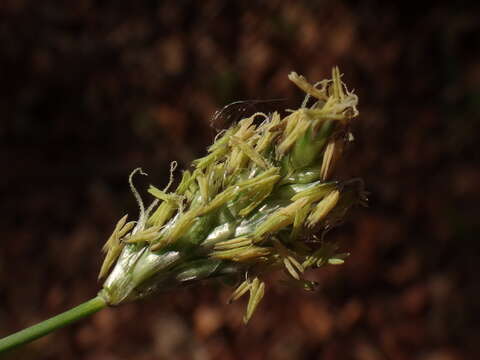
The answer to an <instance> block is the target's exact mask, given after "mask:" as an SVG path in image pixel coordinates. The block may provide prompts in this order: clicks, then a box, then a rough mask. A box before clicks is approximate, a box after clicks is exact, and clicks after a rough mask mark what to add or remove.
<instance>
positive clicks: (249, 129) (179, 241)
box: [99, 68, 365, 322]
mask: <svg viewBox="0 0 480 360" xmlns="http://www.w3.org/2000/svg"><path fill="white" fill-rule="evenodd" d="M332 73H333V74H332V79H331V80H324V81H322V82H319V83H317V84H315V85H311V84H309V83H308V82H307V81H306V79H305V78H304V77H302V76H299V75H297V74H296V73H291V74H290V75H289V79H290V80H291V81H292V82H294V83H295V84H296V85H297V86H298V87H299V88H300V89H302V90H303V91H305V92H306V94H307V97H306V99H305V101H304V103H303V105H302V106H301V107H300V108H299V109H297V110H293V111H292V110H288V112H289V114H288V116H285V117H283V118H282V117H281V116H280V114H279V113H277V112H274V113H272V114H264V113H256V114H254V115H252V116H251V117H249V118H245V119H242V120H241V121H239V122H238V123H237V124H235V125H233V126H232V127H231V128H230V129H228V130H226V131H224V132H223V133H221V134H219V136H217V139H216V141H215V142H214V143H213V145H212V146H210V148H209V149H208V155H207V156H205V157H203V158H200V159H198V160H195V161H194V162H193V169H192V170H191V171H189V170H186V171H184V172H183V176H182V179H181V182H180V184H179V185H178V187H177V189H176V190H175V192H168V191H167V189H164V190H160V189H158V188H156V187H154V186H151V187H150V189H149V193H150V194H151V195H153V197H154V198H155V200H154V201H153V202H152V203H151V205H150V206H149V207H148V208H147V209H145V208H144V206H143V203H142V201H141V199H140V197H139V195H138V193H137V191H136V190H135V188H134V187H133V185H131V186H132V190H133V192H134V194H135V196H136V197H137V200H138V201H139V205H140V216H139V219H138V220H137V221H135V222H127V217H126V216H125V217H124V218H122V219H121V220H120V221H119V222H118V224H117V226H116V227H115V230H114V231H113V234H112V235H111V237H110V238H109V240H108V241H107V242H106V244H105V247H104V250H105V251H106V258H105V261H104V263H103V266H102V269H101V271H100V276H99V277H104V276H107V275H108V277H107V278H106V280H105V283H104V285H103V289H102V291H101V292H100V296H101V297H102V298H104V299H105V300H106V302H107V303H108V304H110V305H117V304H120V303H123V302H126V301H131V300H135V299H138V298H142V297H145V296H148V295H150V294H152V293H154V292H156V291H159V290H160V291H161V290H167V289H169V288H173V287H177V286H180V285H183V284H189V283H192V282H196V281H198V280H202V279H209V278H213V277H230V278H232V277H233V278H236V279H241V282H240V281H239V286H238V287H237V289H236V290H235V291H234V292H233V294H232V297H231V299H232V300H236V299H238V298H239V297H240V296H242V295H243V294H245V293H247V292H248V293H249V294H250V300H249V302H248V306H247V311H246V315H245V319H244V320H245V322H246V321H248V319H249V318H250V317H251V315H252V314H253V312H254V310H255V308H256V306H257V304H258V303H259V302H260V300H261V298H262V297H263V294H264V288H265V284H264V283H263V281H262V280H261V277H262V274H263V273H264V272H265V271H268V270H271V269H274V268H281V269H284V270H285V271H286V273H287V274H288V275H289V276H290V277H291V279H292V281H295V282H297V283H298V284H299V285H301V286H302V287H304V288H307V289H309V288H311V286H312V284H311V283H310V282H308V281H305V280H303V279H302V275H303V273H304V271H305V269H307V268H309V267H318V266H322V265H324V264H341V263H343V259H344V258H345V256H346V255H347V254H338V253H337V252H336V247H335V246H334V245H332V244H328V243H324V242H323V241H319V240H317V238H316V237H315V235H314V234H321V235H323V234H324V233H325V232H326V230H328V229H329V228H331V227H332V226H334V225H336V224H337V223H338V222H340V221H341V220H342V219H343V217H344V215H345V213H346V211H347V210H348V209H349V208H350V207H351V206H352V205H355V204H358V203H362V202H364V201H365V198H364V192H363V186H362V182H361V181H359V180H350V181H338V180H336V181H335V180H332V179H331V174H332V170H333V169H334V167H335V164H336V163H337V161H338V160H339V157H340V155H341V153H342V149H343V147H344V144H345V143H346V142H348V141H349V140H350V139H351V138H352V135H351V134H350V132H349V124H350V121H351V119H353V118H354V117H356V116H357V115H358V111H357V108H356V105H357V101H358V98H357V96H356V95H354V94H353V93H351V92H349V91H348V90H347V89H346V87H345V86H344V84H343V83H342V82H341V80H340V73H339V70H338V68H334V69H333V72H332ZM311 99H313V101H310V100H311ZM309 102H313V104H311V105H309V106H307V104H308V103H309ZM258 120H261V121H260V123H259V121H258ZM174 166H176V164H174ZM173 170H174V169H173V168H172V172H173ZM132 175H133V173H132ZM130 184H132V180H131V178H130ZM167 188H168V187H167Z"/></svg>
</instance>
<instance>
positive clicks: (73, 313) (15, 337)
mask: <svg viewBox="0 0 480 360" xmlns="http://www.w3.org/2000/svg"><path fill="white" fill-rule="evenodd" d="M106 306H107V303H106V302H105V300H104V299H103V298H102V297H100V296H97V297H95V298H93V299H90V300H88V301H85V302H84V303H83V304H80V305H78V306H77V307H74V308H72V309H70V310H67V311H65V312H64V313H61V314H59V315H57V316H54V317H52V318H50V319H47V320H45V321H42V322H41V323H38V324H36V325H33V326H30V327H29V328H26V329H23V330H21V331H19V332H16V333H15V334H12V335H10V336H7V337H5V338H3V339H0V353H3V352H5V351H7V350H10V349H13V348H15V347H17V346H20V345H23V344H25V343H28V342H30V341H33V340H35V339H38V338H39V337H42V336H44V335H47V334H48V333H50V332H52V331H54V330H56V329H59V328H61V327H64V326H66V325H68V324H70V323H72V322H75V321H77V320H80V319H82V318H84V317H86V316H89V315H92V314H94V313H96V312H97V311H99V310H101V309H103V308H104V307H106Z"/></svg>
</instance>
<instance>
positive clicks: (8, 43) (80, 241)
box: [0, 0, 480, 360]
mask: <svg viewBox="0 0 480 360" xmlns="http://www.w3.org/2000/svg"><path fill="white" fill-rule="evenodd" d="M400 4H402V2H388V1H281V0H276V1H258V2H247V1H245V2H233V1H231V2H230V1H198V2H196V1H164V2H160V1H131V2H127V1H98V2H94V1H91V0H78V1H65V2H64V1H53V0H44V1H25V0H1V1H0V163H1V164H2V175H1V177H0V193H1V198H0V215H1V216H0V236H1V243H0V335H1V336H3V335H7V334H9V333H11V332H13V331H15V330H18V329H20V328H23V327H25V326H27V325H31V324H33V323H35V322H37V321H40V320H42V319H44V318H46V317H49V316H51V315H53V314H55V313H58V312H61V311H63V310H65V309H68V308H70V307H72V306H74V305H76V304H78V303H80V302H82V301H85V300H87V299H89V298H90V297H92V296H94V295H95V294H96V292H97V291H98V289H99V287H100V284H98V282H97V280H96V277H97V273H98V269H99V267H100V264H101V262H102V255H101V254H100V249H101V246H102V244H103V242H104V241H105V239H106V237H107V236H108V235H109V234H110V232H111V231H112V229H113V226H114V224H115V222H116V221H117V220H118V219H119V218H120V217H121V216H122V215H123V214H125V213H126V212H128V213H130V215H131V216H132V217H135V216H136V214H137V208H136V203H135V201H134V199H133V196H132V195H131V194H130V191H129V187H128V184H127V178H128V175H129V174H130V172H131V171H132V170H133V169H134V168H136V167H139V166H141V167H142V168H143V169H144V170H145V171H146V172H148V173H149V177H148V179H143V178H142V179H140V180H139V185H140V186H143V188H145V186H146V185H147V184H148V183H149V182H151V183H154V184H156V185H158V186H163V185H164V184H165V183H166V182H167V181H168V169H169V163H170V161H172V160H177V161H178V162H179V163H180V167H181V168H185V167H187V166H188V164H189V163H190V162H191V160H193V159H194V158H196V157H199V156H201V155H202V154H204V152H205V148H206V146H208V144H210V143H211V141H212V139H213V137H214V135H215V130H214V129H213V128H212V126H211V124H210V123H211V119H212V117H213V114H214V113H215V111H216V110H217V109H221V108H222V107H223V106H224V105H226V104H228V103H229V102H232V101H235V100H246V99H279V98H281V99H283V98H286V99H288V100H286V101H284V102H267V103H262V104H257V105H255V106H245V107H239V108H238V111H236V112H232V113H229V114H227V115H231V116H222V117H220V119H219V120H218V121H217V123H216V124H214V125H215V127H217V128H222V127H224V126H227V125H228V123H229V122H231V121H235V120H238V119H239V118H240V117H241V116H242V115H243V114H247V113H248V112H251V111H255V110H257V109H258V107H261V109H260V110H265V107H266V108H267V110H266V111H270V110H273V109H276V108H280V109H283V108H288V107H294V106H298V105H299V104H300V102H301V100H302V94H301V93H300V92H299V91H298V90H297V89H296V88H295V87H294V86H293V85H292V84H291V83H290V82H289V81H288V80H287V74H288V73H289V72H290V71H292V70H295V71H297V72H299V73H301V74H304V75H306V76H307V78H308V79H310V80H312V81H314V80H321V79H323V78H325V77H328V76H330V71H331V67H332V66H333V65H339V66H340V68H341V71H342V72H343V73H344V74H345V75H344V81H345V82H346V83H347V84H348V86H349V87H350V88H354V89H355V92H356V93H357V94H358V95H359V97H360V105H359V110H360V114H361V116H360V117H359V119H358V120H357V121H356V122H355V123H354V125H353V130H354V133H355V138H356V141H355V144H354V146H353V147H352V149H351V151H350V152H349V153H348V154H347V155H346V157H345V158H344V162H345V164H346V165H345V166H344V169H343V170H342V173H343V174H344V175H345V176H349V177H357V176H360V177H362V178H364V179H365V182H366V184H367V188H368V190H369V191H370V192H371V195H370V206H369V208H367V209H357V210H356V211H355V212H354V214H353V216H352V217H351V219H350V220H349V221H347V223H346V224H345V225H344V226H343V227H342V228H340V229H338V230H336V231H335V232H334V233H332V234H330V238H331V239H332V240H335V239H336V240H339V241H341V242H342V245H343V247H345V248H347V249H349V250H350V251H351V253H352V255H351V257H350V258H349V259H348V260H347V262H346V264H345V265H344V266H338V267H334V266H331V267H327V268H325V269H322V270H320V271H317V272H316V273H315V274H312V276H314V277H315V278H316V279H317V280H319V281H320V282H321V284H322V285H321V288H320V290H319V291H318V292H315V293H303V292H301V291H300V290H297V289H288V288H284V287H282V286H278V285H275V284H273V283H272V284H269V286H268V290H267V295H266V297H265V299H264V301H263V302H262V304H261V306H260V308H259V310H257V313H256V315H255V316H254V318H253V320H252V321H251V323H250V324H249V325H248V326H247V327H245V326H243V325H242V323H241V317H242V314H243V310H244V306H245V303H244V301H243V302H242V301H239V302H237V303H235V304H233V305H226V304H225V300H226V299H227V297H228V295H229V293H230V289H228V288H223V287H219V286H218V285H215V284H205V285H204V286H199V287H195V288H190V289H185V290H179V291H175V292H173V293H169V294H162V295H159V296H157V297H155V298H153V299H150V300H148V301H144V302H139V303H136V304H130V305H124V306H121V307H120V308H116V309H107V310H105V311H102V312H100V313H98V314H96V315H95V316H93V317H92V318H90V319H87V320H84V321H82V322H80V323H78V324H75V325H72V326H69V327H68V328H65V329H63V330H61V331H58V332H56V333H55V334H53V335H51V336H48V337H45V338H43V339H41V340H38V341H36V342H34V343H32V344H30V345H28V346H26V347H24V348H23V349H20V350H17V351H16V352H12V353H11V354H9V355H8V356H6V358H7V359H27V360H28V359H88V360H97V359H106V360H114V359H136V360H147V359H198V360H203V359H325V360H343V359H358V360H382V359H394V360H406V359H414V360H416V359H418V360H460V359H478V358H480V341H479V340H480V315H479V313H480V282H479V276H480V271H479V265H478V261H479V259H480V239H479V238H478V233H479V230H480V226H479V221H478V217H479V214H480V212H479V211H480V209H479V207H480V206H479V204H480V196H479V193H480V192H479V191H478V188H479V184H480V169H479V163H478V156H477V153H478V151H477V150H478V149H477V143H478V133H479V131H480V121H479V118H480V87H479V84H480V61H479V60H480V56H479V55H480V54H479V51H480V41H479V39H480V25H479V24H480V22H479V21H478V19H479V18H478V14H479V10H478V8H477V9H475V8H474V7H473V6H469V5H468V3H467V2H463V1H456V2H449V4H450V5H441V4H440V3H438V4H436V5H431V6H430V5H427V4H428V3H426V2H422V1H418V2H417V3H416V5H415V6H412V5H409V6H407V5H400ZM405 4H406V3H405ZM262 107H263V108H262Z"/></svg>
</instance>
